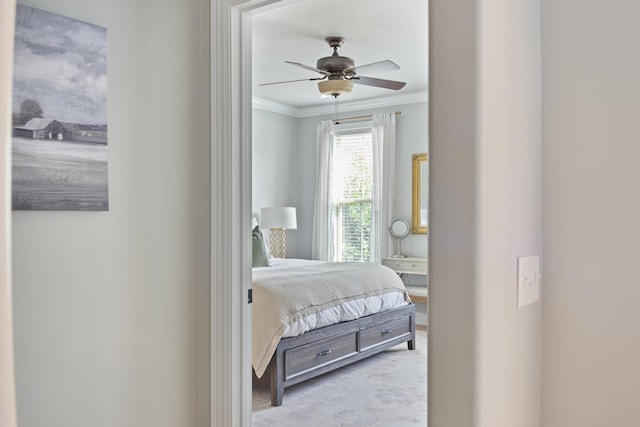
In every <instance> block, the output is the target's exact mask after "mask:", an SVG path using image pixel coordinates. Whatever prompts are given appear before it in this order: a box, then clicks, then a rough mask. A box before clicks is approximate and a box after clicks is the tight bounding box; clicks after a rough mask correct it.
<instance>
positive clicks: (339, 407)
mask: <svg viewBox="0 0 640 427" xmlns="http://www.w3.org/2000/svg"><path fill="white" fill-rule="evenodd" d="M252 424H253V426H254V427H267V426H269V427H275V426H277V427H288V426H291V427H294V426H295V427H299V426H305V427H315V426H318V427H320V426H322V427H327V426H331V427H339V426H342V427H351V426H354V427H355V426H358V427H359V426H366V427H404V426H407V427H409V426H420V427H425V426H426V425H427V332H426V331H424V330H418V331H416V350H415V351H409V350H407V345H406V343H405V344H402V345H399V346H397V347H394V348H392V349H389V350H387V351H385V352H383V353H380V354H378V355H376V356H373V357H370V358H368V359H366V360H362V361H360V362H356V363H354V364H351V365H349V366H345V367H344V368H341V369H339V370H338V371H336V372H332V373H329V374H326V375H323V376H320V377H319V378H315V379H312V380H309V381H306V382H304V383H301V384H297V385H295V386H292V387H289V388H287V389H285V392H284V399H283V403H282V406H280V407H273V406H271V397H270V394H269V390H268V389H265V388H256V387H254V390H253V423H252Z"/></svg>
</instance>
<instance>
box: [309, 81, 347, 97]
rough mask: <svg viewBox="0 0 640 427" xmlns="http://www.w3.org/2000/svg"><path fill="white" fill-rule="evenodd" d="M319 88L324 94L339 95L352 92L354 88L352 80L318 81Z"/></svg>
mask: <svg viewBox="0 0 640 427" xmlns="http://www.w3.org/2000/svg"><path fill="white" fill-rule="evenodd" d="M318 89H319V90H320V93H321V94H323V95H331V96H339V95H342V94H345V93H350V92H351V89H353V82H352V81H351V80H323V81H321V82H319V83H318Z"/></svg>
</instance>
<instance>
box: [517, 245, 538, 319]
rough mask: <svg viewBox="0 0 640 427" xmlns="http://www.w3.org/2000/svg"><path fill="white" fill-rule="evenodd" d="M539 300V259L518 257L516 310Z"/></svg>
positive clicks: (535, 257)
mask: <svg viewBox="0 0 640 427" xmlns="http://www.w3.org/2000/svg"><path fill="white" fill-rule="evenodd" d="M538 300H540V257H538V256H537V255H534V256H525V257H518V308H520V307H524V306H525V305H528V304H533V303H534V302H538Z"/></svg>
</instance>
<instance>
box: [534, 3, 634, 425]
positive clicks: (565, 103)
mask: <svg viewBox="0 0 640 427" xmlns="http://www.w3.org/2000/svg"><path fill="white" fill-rule="evenodd" d="M639 16H640V3H638V2H635V1H625V0H614V1H607V2H602V1H596V0H586V1H585V0H580V1H578V0H542V64H543V73H542V76H543V85H542V89H543V91H542V95H543V115H542V124H543V127H542V129H543V151H542V152H543V157H542V164H543V206H544V218H543V219H544V235H543V239H544V252H545V264H544V301H545V303H544V325H543V336H544V346H543V349H544V352H543V386H542V391H543V393H542V424H541V425H542V426H544V427H560V426H581V427H595V426H605V425H607V426H631V425H637V424H638V420H639V419H640V405H638V399H637V394H638V386H639V385H640V369H639V368H638V360H640V329H639V328H638V327H637V325H638V313H639V312H640V286H638V285H639V284H640V281H639V280H638V278H637V273H636V271H635V269H636V265H637V263H638V255H640V251H639V250H638V241H639V240H640V227H639V226H638V218H640V197H638V182H640V168H639V167H638V158H640V144H639V143H638V142H639V140H640V132H639V131H638V112H640V84H639V80H638V76H640V56H638V54H637V52H638V40H640V27H639V26H638V17H639Z"/></svg>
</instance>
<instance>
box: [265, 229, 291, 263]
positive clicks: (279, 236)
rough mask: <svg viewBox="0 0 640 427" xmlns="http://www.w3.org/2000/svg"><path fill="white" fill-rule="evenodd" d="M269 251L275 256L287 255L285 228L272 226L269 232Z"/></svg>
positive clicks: (282, 256) (283, 256)
mask: <svg viewBox="0 0 640 427" xmlns="http://www.w3.org/2000/svg"><path fill="white" fill-rule="evenodd" d="M269 252H271V255H272V256H273V257H274V258H286V257H287V234H286V232H285V229H284V228H272V229H271V231H270V232H269Z"/></svg>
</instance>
